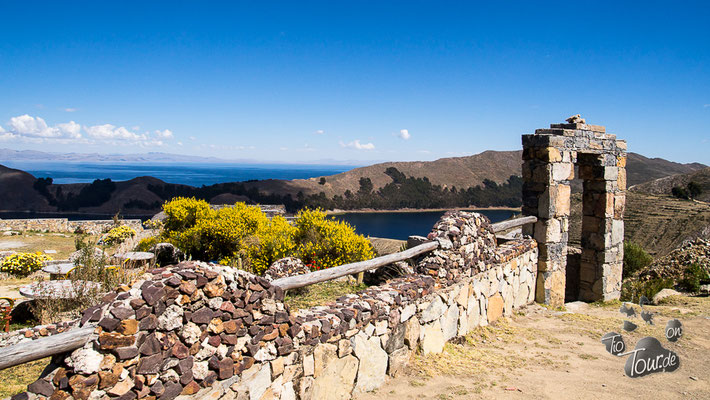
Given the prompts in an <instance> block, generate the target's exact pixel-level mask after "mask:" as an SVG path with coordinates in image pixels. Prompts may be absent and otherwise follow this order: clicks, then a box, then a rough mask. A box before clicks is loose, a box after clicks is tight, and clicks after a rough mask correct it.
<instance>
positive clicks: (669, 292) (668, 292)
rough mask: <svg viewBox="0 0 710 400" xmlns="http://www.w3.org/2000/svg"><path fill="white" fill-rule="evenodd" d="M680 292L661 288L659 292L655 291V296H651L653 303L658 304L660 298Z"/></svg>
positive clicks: (677, 294)
mask: <svg viewBox="0 0 710 400" xmlns="http://www.w3.org/2000/svg"><path fill="white" fill-rule="evenodd" d="M681 295H682V294H681V293H680V292H677V291H675V290H673V289H663V290H661V291H660V292H658V293H656V295H655V296H653V304H656V305H658V304H659V303H660V302H661V300H663V299H665V298H666V297H670V296H681Z"/></svg>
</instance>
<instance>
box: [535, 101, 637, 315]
mask: <svg viewBox="0 0 710 400" xmlns="http://www.w3.org/2000/svg"><path fill="white" fill-rule="evenodd" d="M522 139H523V181H524V183H523V214H524V215H533V216H536V217H537V218H538V221H537V222H536V223H535V224H531V225H527V226H525V227H524V228H523V233H524V234H527V235H531V236H532V237H534V238H535V240H536V241H537V243H538V247H539V259H538V279H537V288H536V301H538V302H540V303H545V304H550V305H553V306H561V305H563V304H564V302H565V285H566V284H567V285H570V284H572V285H578V286H577V287H578V291H579V293H572V294H571V297H575V298H572V299H569V298H568V299H567V300H568V301H569V300H577V299H579V300H585V301H595V300H604V301H606V300H612V299H618V298H619V296H620V294H621V271H622V265H623V257H624V245H623V241H624V219H623V214H624V205H625V198H626V142H625V141H623V140H617V139H616V135H612V134H608V133H606V129H605V128H604V127H603V126H598V125H589V124H587V123H586V121H585V120H584V119H582V118H581V117H580V116H579V115H575V116H573V117H570V118H569V119H567V123H566V124H551V125H550V128H549V129H537V130H536V131H535V134H532V135H523V138H522ZM575 167H577V169H578V171H579V178H580V179H582V181H583V190H584V193H583V195H582V203H583V205H582V235H581V238H582V241H581V245H582V252H581V255H580V262H579V272H578V276H566V275H567V273H568V272H570V271H569V270H568V269H567V257H568V254H567V253H568V249H567V239H568V236H569V216H570V194H571V187H570V181H571V180H572V179H574V175H575ZM575 275H577V274H575ZM569 296H570V295H569V293H568V297H569Z"/></svg>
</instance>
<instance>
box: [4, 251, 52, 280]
mask: <svg viewBox="0 0 710 400" xmlns="http://www.w3.org/2000/svg"><path fill="white" fill-rule="evenodd" d="M51 259H52V258H51V257H49V256H47V255H45V254H42V253H40V252H39V251H38V252H36V253H15V254H11V255H10V256H8V257H6V258H5V259H4V260H3V261H2V264H0V272H7V273H9V274H10V275H13V276H17V277H25V276H28V275H30V274H32V273H33V272H35V271H39V270H40V269H42V268H44V263H45V261H49V260H51Z"/></svg>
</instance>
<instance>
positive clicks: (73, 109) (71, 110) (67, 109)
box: [64, 107, 76, 112]
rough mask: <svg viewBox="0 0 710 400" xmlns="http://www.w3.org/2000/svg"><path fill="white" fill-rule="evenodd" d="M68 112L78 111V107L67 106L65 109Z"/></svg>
mask: <svg viewBox="0 0 710 400" xmlns="http://www.w3.org/2000/svg"><path fill="white" fill-rule="evenodd" d="M64 111H66V112H76V108H71V107H67V108H65V109H64Z"/></svg>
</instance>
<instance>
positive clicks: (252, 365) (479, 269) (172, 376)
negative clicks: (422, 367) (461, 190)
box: [13, 212, 537, 400]
mask: <svg viewBox="0 0 710 400" xmlns="http://www.w3.org/2000/svg"><path fill="white" fill-rule="evenodd" d="M429 239H430V240H436V241H438V242H439V244H440V247H439V248H438V249H437V250H435V251H433V252H431V253H429V254H427V255H426V256H425V257H423V258H421V259H419V260H417V262H416V266H415V272H416V273H415V274H412V275H408V276H404V277H400V278H397V279H393V280H390V281H388V282H387V283H386V284H383V285H379V286H375V287H370V288H368V289H366V290H363V291H361V292H360V293H358V294H352V295H346V296H343V297H340V298H339V299H337V301H335V302H332V303H330V304H328V305H324V306H317V307H312V308H309V309H304V310H299V311H297V312H290V310H289V308H288V307H287V306H286V305H285V304H284V303H283V299H284V293H283V291H282V290H281V289H280V288H278V287H275V286H272V285H271V284H270V282H269V281H267V280H266V279H263V278H261V277H256V276H253V275H250V274H248V273H246V272H243V271H239V270H235V269H232V268H229V267H224V266H219V265H213V264H205V263H199V262H184V263H180V264H178V265H176V266H172V267H168V268H161V269H155V270H153V271H151V272H150V273H149V274H147V275H146V276H145V277H144V279H143V280H141V281H138V282H136V283H135V284H133V285H132V286H131V287H123V288H120V289H119V290H117V291H116V292H113V293H111V294H109V295H107V296H106V297H105V298H104V299H103V304H101V305H98V306H95V307H92V308H90V309H88V310H86V311H85V312H84V314H83V318H82V320H81V321H80V324H81V325H86V324H97V328H96V331H95V333H94V335H93V337H92V340H90V341H89V342H88V343H87V344H86V345H85V346H84V347H83V348H81V349H77V350H75V351H74V352H72V353H71V354H69V355H66V356H64V357H55V359H54V360H53V362H54V363H56V364H54V365H53V366H51V367H50V368H47V369H46V371H48V373H47V374H46V375H45V376H43V377H42V378H40V379H39V380H37V381H36V382H34V383H33V384H31V385H30V386H29V388H28V392H25V393H22V394H19V395H16V396H14V397H13V399H14V400H28V399H35V398H46V397H49V398H51V399H52V400H64V399H68V398H69V397H70V396H71V397H73V398H75V399H97V400H98V399H120V400H133V399H136V398H138V399H143V398H145V399H151V400H153V399H156V398H158V399H164V400H165V399H173V398H175V397H177V396H179V395H185V396H187V395H196V396H194V397H195V398H209V399H214V400H217V399H220V398H224V399H228V400H232V399H235V398H237V399H250V400H253V399H270V398H278V399H296V398H301V399H311V398H312V399H334V398H335V399H337V398H350V397H351V396H352V395H353V394H354V393H358V392H365V391H371V390H374V389H376V388H378V387H381V386H382V385H383V383H384V382H385V379H386V376H387V375H388V374H389V375H392V376H394V375H396V374H397V373H398V372H400V371H402V370H403V369H404V368H405V366H406V365H407V362H408V360H409V357H410V355H411V352H412V351H415V350H416V349H420V350H421V351H422V352H424V353H438V352H441V351H442V350H443V347H444V344H445V343H446V341H447V340H449V339H451V338H454V337H456V336H459V335H464V334H465V333H466V332H468V331H469V330H471V329H473V328H474V327H476V326H480V325H486V324H488V323H490V322H493V321H495V320H496V319H498V318H499V317H500V316H502V315H510V314H511V313H512V311H513V310H514V309H515V308H518V307H522V306H524V305H526V304H529V303H530V302H532V301H533V299H534V296H535V293H534V288H535V277H536V275H537V245H536V243H535V241H533V240H531V239H522V240H518V241H514V242H508V243H506V244H504V245H501V246H499V247H498V246H496V244H495V243H496V242H495V235H494V234H493V232H492V231H491V229H490V226H489V224H488V220H487V219H486V218H485V217H482V216H480V215H478V214H474V213H466V212H456V213H447V214H446V215H445V216H444V217H443V218H442V220H440V221H439V223H438V224H437V226H435V228H434V230H433V231H432V233H431V234H430V235H429Z"/></svg>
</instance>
